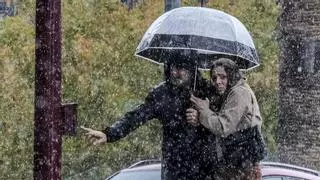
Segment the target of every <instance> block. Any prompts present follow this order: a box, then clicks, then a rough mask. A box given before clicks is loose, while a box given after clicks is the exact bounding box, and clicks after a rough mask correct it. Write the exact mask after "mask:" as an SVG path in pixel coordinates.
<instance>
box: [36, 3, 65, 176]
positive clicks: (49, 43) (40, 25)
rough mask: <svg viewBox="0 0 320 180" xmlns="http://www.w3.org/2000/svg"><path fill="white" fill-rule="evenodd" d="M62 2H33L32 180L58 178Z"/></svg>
mask: <svg viewBox="0 0 320 180" xmlns="http://www.w3.org/2000/svg"><path fill="white" fill-rule="evenodd" d="M60 15H61V1H60V0H36V66H35V130H34V175H33V177H34V179H35V180H43V179H50V180H51V179H52V180H53V179H54V180H59V179H61V136H62V135H61V131H60V130H61V118H62V117H61V30H60Z"/></svg>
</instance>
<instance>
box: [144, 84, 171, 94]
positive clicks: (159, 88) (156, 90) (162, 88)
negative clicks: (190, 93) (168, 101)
mask: <svg viewBox="0 0 320 180" xmlns="http://www.w3.org/2000/svg"><path fill="white" fill-rule="evenodd" d="M168 88H169V87H168V85H167V84H166V83H165V82H161V83H159V84H158V85H156V86H154V87H153V88H152V89H151V90H150V92H149V94H148V97H153V98H156V97H159V96H162V95H163V94H165V93H166V92H167V91H168Z"/></svg>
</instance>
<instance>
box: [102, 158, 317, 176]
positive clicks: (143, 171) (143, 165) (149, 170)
mask: <svg viewBox="0 0 320 180" xmlns="http://www.w3.org/2000/svg"><path fill="white" fill-rule="evenodd" d="M261 169H262V179H263V180H320V172H318V171H315V170H312V169H308V168H303V167H300V166H294V165H289V164H284V163H278V162H261ZM106 180H161V161H159V160H144V161H139V162H137V163H135V164H133V165H131V166H130V167H128V168H125V169H123V170H121V171H119V172H116V173H114V174H113V175H111V176H110V177H107V178H106Z"/></svg>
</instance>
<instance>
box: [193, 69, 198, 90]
mask: <svg viewBox="0 0 320 180" xmlns="http://www.w3.org/2000/svg"><path fill="white" fill-rule="evenodd" d="M197 69H198V65H196V69H195V72H194V81H193V92H195V91H196V84H197V74H198V73H197Z"/></svg>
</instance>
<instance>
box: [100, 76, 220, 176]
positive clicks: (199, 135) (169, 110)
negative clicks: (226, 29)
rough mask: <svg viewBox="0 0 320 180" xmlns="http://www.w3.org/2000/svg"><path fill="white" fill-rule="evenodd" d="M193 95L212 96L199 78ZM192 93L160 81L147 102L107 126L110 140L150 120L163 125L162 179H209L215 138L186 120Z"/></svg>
mask: <svg viewBox="0 0 320 180" xmlns="http://www.w3.org/2000/svg"><path fill="white" fill-rule="evenodd" d="M197 88H198V89H200V90H198V91H197V92H194V94H195V95H196V96H198V97H202V98H204V97H208V96H210V93H208V92H210V91H212V89H210V88H209V87H208V86H207V83H206V82H205V81H204V80H201V81H199V83H198V85H197ZM189 99H190V92H188V91H183V90H180V89H174V88H172V86H170V84H168V83H161V84H160V85H159V86H157V87H156V88H154V89H153V90H152V91H151V92H150V93H149V94H148V96H147V97H146V99H145V102H144V103H143V104H141V105H139V106H138V107H137V108H135V109H134V110H133V111H130V112H128V113H126V114H125V115H124V117H123V118H121V119H120V120H118V121H117V122H116V123H114V124H113V125H112V126H111V127H107V128H106V129H105V130H104V133H105V134H106V135H107V142H114V141H117V140H119V139H121V138H123V137H125V136H126V135H128V134H129V133H130V132H132V131H134V130H135V129H136V128H138V127H139V126H141V125H143V124H144V123H146V122H147V121H149V120H151V119H158V120H159V121H160V122H161V124H162V129H163V142H162V179H165V180H171V179H172V180H178V179H194V180H197V179H199V180H200V179H201V180H202V179H206V177H207V176H209V175H210V174H211V172H210V171H211V170H213V169H214V165H215V162H216V152H215V137H214V135H213V134H212V133H210V132H209V130H207V129H205V128H204V127H203V126H202V125H200V126H197V127H194V126H192V125H190V124H188V123H187V121H186V110H187V108H190V107H191V102H190V100H189Z"/></svg>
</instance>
